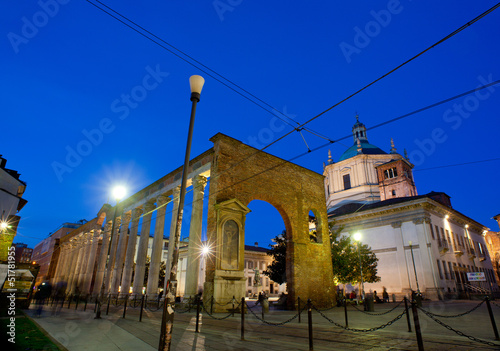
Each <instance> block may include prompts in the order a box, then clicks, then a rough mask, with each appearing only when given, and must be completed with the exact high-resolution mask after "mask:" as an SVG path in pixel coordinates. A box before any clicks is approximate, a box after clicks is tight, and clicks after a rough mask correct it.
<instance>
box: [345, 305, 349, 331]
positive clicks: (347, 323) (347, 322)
mask: <svg viewBox="0 0 500 351" xmlns="http://www.w3.org/2000/svg"><path fill="white" fill-rule="evenodd" d="M344 315H345V327H346V328H349V320H348V319H347V299H344Z"/></svg>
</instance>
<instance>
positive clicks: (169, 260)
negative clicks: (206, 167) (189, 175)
mask: <svg viewBox="0 0 500 351" xmlns="http://www.w3.org/2000/svg"><path fill="white" fill-rule="evenodd" d="M180 192H181V187H180V186H178V187H176V188H175V189H174V190H173V194H172V196H173V201H174V208H173V210H172V220H171V222H170V234H169V237H168V257H167V268H166V269H165V284H164V285H163V291H167V282H168V279H169V278H170V269H171V267H172V256H173V254H174V246H175V245H174V244H175V243H174V237H175V224H176V222H177V212H179V201H180V197H179V195H180ZM179 229H180V228H179ZM179 232H180V230H179Z"/></svg>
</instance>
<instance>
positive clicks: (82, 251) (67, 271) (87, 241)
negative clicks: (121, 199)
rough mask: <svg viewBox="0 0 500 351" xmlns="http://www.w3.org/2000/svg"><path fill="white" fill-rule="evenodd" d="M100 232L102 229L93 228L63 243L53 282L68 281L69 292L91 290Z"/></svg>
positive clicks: (85, 292) (83, 292)
mask: <svg viewBox="0 0 500 351" xmlns="http://www.w3.org/2000/svg"><path fill="white" fill-rule="evenodd" d="M100 234H101V230H100V229H95V230H91V231H90V232H86V233H81V234H79V235H78V236H75V237H73V238H72V239H71V240H70V241H69V242H67V243H63V244H61V246H60V252H59V260H58V264H57V267H56V271H55V273H54V277H53V281H52V283H53V284H56V285H58V283H60V282H66V293H69V294H73V293H76V292H79V293H82V294H88V293H89V292H90V287H91V284H92V277H93V274H94V267H95V257H96V254H97V248H98V243H99V236H100Z"/></svg>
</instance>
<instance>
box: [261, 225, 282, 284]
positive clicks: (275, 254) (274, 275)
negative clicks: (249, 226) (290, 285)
mask: <svg viewBox="0 0 500 351" xmlns="http://www.w3.org/2000/svg"><path fill="white" fill-rule="evenodd" d="M273 241H274V242H275V244H274V245H269V246H270V247H271V249H270V250H269V251H268V252H266V254H267V255H268V256H271V257H272V258H273V262H272V263H271V264H270V265H269V266H267V268H266V270H265V271H264V272H263V273H264V274H265V275H267V276H268V277H269V279H271V280H272V281H274V282H276V283H278V284H283V283H286V231H283V232H282V233H281V234H279V235H277V236H276V237H275V238H274V239H273Z"/></svg>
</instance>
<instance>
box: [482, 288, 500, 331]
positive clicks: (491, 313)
mask: <svg viewBox="0 0 500 351" xmlns="http://www.w3.org/2000/svg"><path fill="white" fill-rule="evenodd" d="M485 300H486V307H488V314H489V315H490V321H491V326H492V328H493V333H494V334H495V340H500V338H499V337H498V329H497V324H496V323H495V317H493V311H492V310H491V305H490V298H489V297H488V296H486V298H485Z"/></svg>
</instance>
